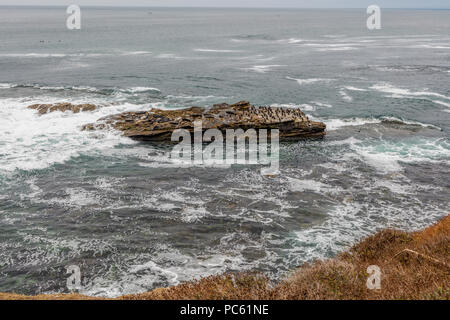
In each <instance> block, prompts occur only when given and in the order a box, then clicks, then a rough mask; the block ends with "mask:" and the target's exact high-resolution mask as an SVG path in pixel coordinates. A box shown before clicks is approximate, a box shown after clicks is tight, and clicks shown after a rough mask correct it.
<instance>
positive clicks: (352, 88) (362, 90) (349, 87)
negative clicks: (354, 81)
mask: <svg viewBox="0 0 450 320" xmlns="http://www.w3.org/2000/svg"><path fill="white" fill-rule="evenodd" d="M343 89H345V90H349V91H361V92H366V91H369V90H367V89H361V88H356V87H352V86H346V87H344V88H343Z"/></svg>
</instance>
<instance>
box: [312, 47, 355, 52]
mask: <svg viewBox="0 0 450 320" xmlns="http://www.w3.org/2000/svg"><path fill="white" fill-rule="evenodd" d="M357 49H358V48H355V47H336V48H319V49H317V50H316V51H319V52H328V51H351V50H357Z"/></svg>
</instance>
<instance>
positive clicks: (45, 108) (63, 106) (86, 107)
mask: <svg viewBox="0 0 450 320" xmlns="http://www.w3.org/2000/svg"><path fill="white" fill-rule="evenodd" d="M28 109H34V110H37V111H38V112H39V114H41V115H42V114H46V113H49V112H55V111H62V112H65V111H72V112H73V113H79V112H83V111H93V110H95V109H97V106H95V105H93V104H71V103H68V102H66V103H55V104H33V105H31V106H29V107H28Z"/></svg>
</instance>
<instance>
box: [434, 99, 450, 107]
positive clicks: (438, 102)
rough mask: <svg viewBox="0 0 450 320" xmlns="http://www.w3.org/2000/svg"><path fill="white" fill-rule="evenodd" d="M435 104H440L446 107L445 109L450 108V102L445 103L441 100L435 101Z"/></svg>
mask: <svg viewBox="0 0 450 320" xmlns="http://www.w3.org/2000/svg"><path fill="white" fill-rule="evenodd" d="M433 102H434V103H437V104H440V105H441V106H445V107H449V108H450V103H448V102H444V101H439V100H433Z"/></svg>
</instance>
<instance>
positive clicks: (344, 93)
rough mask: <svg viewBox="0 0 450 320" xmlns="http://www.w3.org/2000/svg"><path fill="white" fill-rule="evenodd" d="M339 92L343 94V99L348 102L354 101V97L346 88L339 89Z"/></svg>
mask: <svg viewBox="0 0 450 320" xmlns="http://www.w3.org/2000/svg"><path fill="white" fill-rule="evenodd" d="M339 94H340V95H341V97H342V99H344V100H345V101H347V102H352V101H353V97H352V96H350V95H349V94H348V93H347V92H346V91H345V89H341V90H339Z"/></svg>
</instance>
